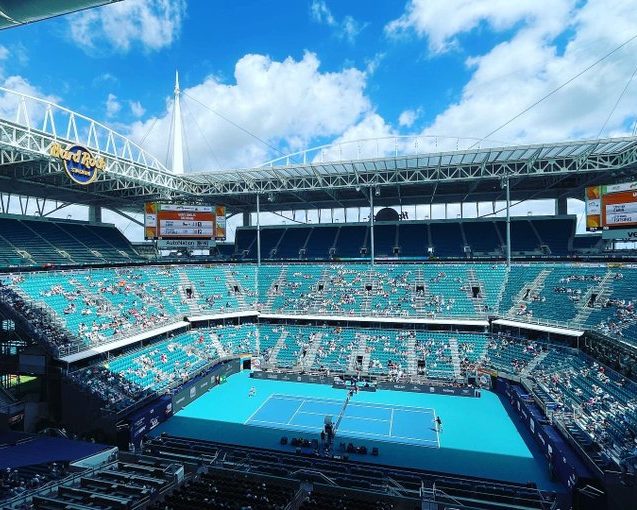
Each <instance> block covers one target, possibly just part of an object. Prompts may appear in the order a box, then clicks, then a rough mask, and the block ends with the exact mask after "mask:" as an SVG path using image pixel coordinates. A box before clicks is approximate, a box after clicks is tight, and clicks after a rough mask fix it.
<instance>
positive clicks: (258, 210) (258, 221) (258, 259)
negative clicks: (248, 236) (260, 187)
mask: <svg viewBox="0 0 637 510" xmlns="http://www.w3.org/2000/svg"><path fill="white" fill-rule="evenodd" d="M257 266H261V203H260V201H259V194H258V193H257Z"/></svg>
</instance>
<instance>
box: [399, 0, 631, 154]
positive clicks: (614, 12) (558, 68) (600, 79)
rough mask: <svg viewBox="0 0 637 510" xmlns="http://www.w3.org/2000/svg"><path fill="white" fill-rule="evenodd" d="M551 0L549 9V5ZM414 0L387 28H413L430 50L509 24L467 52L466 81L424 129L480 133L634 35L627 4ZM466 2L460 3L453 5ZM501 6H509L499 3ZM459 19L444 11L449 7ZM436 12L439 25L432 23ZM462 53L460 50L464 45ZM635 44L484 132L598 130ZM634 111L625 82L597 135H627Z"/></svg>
mask: <svg viewBox="0 0 637 510" xmlns="http://www.w3.org/2000/svg"><path fill="white" fill-rule="evenodd" d="M549 3H550V6H549ZM549 3H547V2H545V1H543V0H536V1H534V2H525V1H520V2H504V3H503V2H501V1H499V0H489V1H488V2H481V1H478V2H471V6H469V5H468V4H465V3H464V2H462V1H460V0H458V1H456V2H451V1H447V2H438V1H430V2H420V1H418V0H413V1H412V2H410V4H409V5H408V7H407V11H406V13H405V14H404V15H403V16H402V17H401V18H399V19H398V20H396V21H395V22H392V23H391V24H390V25H389V26H388V30H389V31H390V32H396V31H401V30H406V29H413V33H415V34H416V35H417V36H418V37H422V38H423V39H426V40H427V41H428V44H429V47H430V48H431V49H433V50H434V51H444V50H445V49H447V48H449V47H450V45H453V44H457V37H458V36H459V35H461V34H462V33H466V32H469V31H471V30H474V29H475V28H477V27H480V26H481V24H482V23H487V24H488V26H489V28H490V29H491V30H511V29H512V28H514V30H513V32H512V35H511V36H510V37H508V39H507V40H505V41H504V42H501V43H499V44H497V45H496V46H494V47H493V48H491V49H489V50H487V51H486V52H485V53H484V54H482V55H473V56H470V57H469V58H467V60H466V65H467V68H468V69H469V70H470V71H471V73H472V74H471V78H470V79H469V81H468V82H467V83H466V84H465V85H464V87H463V89H462V91H461V94H460V98H459V100H458V101H457V102H455V103H453V104H450V105H449V106H448V107H447V108H446V109H445V110H444V111H443V112H442V113H441V114H440V115H438V116H437V117H436V118H435V119H434V121H433V122H432V123H431V124H430V126H428V128H427V129H425V130H424V132H423V134H444V135H451V136H461V137H470V136H476V137H483V136H485V135H487V134H488V133H490V132H491V131H492V130H494V129H496V128H498V127H499V126H502V125H503V124H505V123H507V122H508V121H509V120H511V119H513V118H514V116H516V115H517V114H518V113H520V112H522V111H523V110H524V109H525V108H527V107H528V106H530V105H532V104H533V103H535V102H536V101H538V100H539V99H541V98H542V97H544V96H545V95H546V94H548V93H549V92H551V91H552V90H554V89H556V88H557V87H559V86H560V85H562V84H564V83H565V82H566V81H567V80H569V79H570V78H571V77H573V76H575V75H576V74H578V73H579V72H580V71H582V70H583V69H585V68H586V67H587V66H589V65H591V64H592V63H593V62H595V61H596V60H597V59H598V58H600V57H602V56H603V55H605V54H607V53H608V52H609V51H611V50H612V49H613V48H616V47H617V46H618V45H619V44H621V43H622V42H624V41H626V40H627V39H628V38H629V37H631V36H632V35H633V34H634V27H635V25H636V24H637V9H635V8H634V7H635V5H634V2H633V1H630V0H623V1H618V2H610V3H609V2H606V1H604V0H589V1H588V2H586V3H585V4H577V5H576V4H575V3H574V2H573V1H571V0H551V1H550V2H549ZM461 6H462V7H465V8H466V9H465V8H460V7H461ZM507 6H508V7H507ZM452 11H455V12H458V16H455V17H454V16H451V15H450V14H451V12H452ZM434 19H437V20H438V23H437V24H436V23H433V21H432V20H434ZM464 50H465V51H467V50H468V48H464ZM636 50H637V41H635V42H633V43H631V44H629V45H627V46H626V47H625V48H623V49H621V50H619V51H618V52H617V53H615V54H614V55H613V56H612V57H611V58H609V59H608V60H606V61H604V62H603V63H601V64H600V65H598V66H597V67H595V68H594V69H592V70H591V71H589V72H587V73H586V74H585V75H583V76H582V77H581V78H578V79H577V80H575V81H574V82H572V83H570V84H569V85H567V86H565V87H564V88H563V89H561V90H560V91H559V92H557V93H555V94H554V95H552V96H551V97H549V98H548V99H547V100H546V101H543V102H541V103H540V104H539V105H538V106H536V107H534V108H532V109H531V110H530V111H529V112H528V113H526V114H524V115H522V116H520V117H519V118H517V119H516V120H514V121H513V122H511V123H510V124H509V125H507V126H506V127H504V128H503V129H501V130H498V131H497V132H496V133H495V134H493V135H492V136H491V139H492V140H505V141H511V142H541V141H557V140H563V139H569V138H588V137H596V136H597V135H598V133H599V131H600V129H601V127H602V125H603V124H604V121H605V119H606V118H607V117H608V115H609V113H610V112H611V109H612V108H613V105H614V103H615V102H616V101H617V98H618V97H619V94H620V93H621V91H622V89H623V88H624V87H625V85H626V83H627V81H628V79H629V78H630V76H631V74H632V72H633V71H634V68H635V59H634V55H635V51H636ZM635 118H637V80H635V81H634V82H633V83H632V84H631V86H629V87H628V89H627V91H626V94H625V96H624V97H623V98H622V100H621V101H620V103H619V105H618V107H617V109H616V110H615V112H614V113H613V115H612V117H611V119H610V121H609V123H608V125H607V127H606V129H605V130H604V132H603V133H602V135H605V136H608V135H620V134H627V133H628V132H629V129H628V128H627V126H628V125H632V122H634V120H635Z"/></svg>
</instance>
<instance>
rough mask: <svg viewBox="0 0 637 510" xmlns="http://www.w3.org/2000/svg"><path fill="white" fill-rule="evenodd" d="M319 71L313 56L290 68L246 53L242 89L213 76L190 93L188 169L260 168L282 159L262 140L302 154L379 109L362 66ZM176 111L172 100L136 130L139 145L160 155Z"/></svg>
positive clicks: (185, 102) (186, 106)
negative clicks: (367, 88)
mask: <svg viewBox="0 0 637 510" xmlns="http://www.w3.org/2000/svg"><path fill="white" fill-rule="evenodd" d="M319 67H320V62H319V60H318V58H317V57H316V55H314V54H312V53H306V54H305V55H304V56H303V58H302V59H301V60H294V59H293V58H287V59H285V60H283V61H282V62H278V61H274V60H272V59H270V58H269V57H267V56H263V55H245V56H244V57H242V58H241V59H240V60H239V61H238V62H237V63H236V65H235V71H234V79H235V83H232V84H228V83H223V82H221V81H220V80H219V78H217V77H214V76H210V77H208V78H206V79H205V80H204V82H203V83H201V84H199V85H195V86H193V87H190V88H186V89H184V90H183V91H182V116H183V121H184V126H185V129H186V137H187V142H186V150H187V151H188V153H189V155H190V156H189V158H188V159H187V161H186V168H187V169H190V168H193V169H196V170H217V169H219V168H223V169H227V168H231V167H244V166H251V165H255V164H259V163H262V162H264V161H266V160H268V159H270V158H273V157H276V156H279V155H280V154H279V153H278V152H276V151H273V150H272V149H271V148H269V147H268V146H266V145H264V144H263V143H261V142H260V141H258V140H257V139H256V138H255V137H257V138H259V139H261V140H264V141H266V142H267V143H268V144H270V145H274V146H277V147H282V150H284V151H285V152H294V151H296V150H299V149H302V148H305V147H307V146H308V145H309V144H311V143H313V142H315V141H316V140H317V139H324V138H326V137H335V136H339V135H341V134H342V133H344V132H345V131H346V130H347V129H348V128H350V127H351V126H354V125H356V123H357V122H358V121H359V120H360V119H361V118H363V117H364V116H365V115H366V114H368V113H369V112H370V111H371V105H370V102H369V99H368V98H367V96H366V95H365V86H366V75H365V73H364V72H363V71H360V70H358V69H354V68H348V69H343V70H341V71H340V72H321V70H320V68H319ZM202 105H205V106H202ZM171 109H172V104H171V102H170V101H168V102H167V110H168V111H167V112H166V113H165V114H164V115H162V116H161V117H159V118H151V119H148V120H146V121H144V122H135V123H134V124H133V125H132V126H130V128H129V131H130V136H131V137H132V139H133V140H142V139H146V142H145V146H146V148H147V149H148V150H149V152H151V153H152V154H156V155H159V156H160V157H161V156H164V155H165V153H166V146H167V144H168V140H169V133H170V126H171V119H170V111H171ZM211 110H214V112H218V113H219V114H220V115H222V116H223V117H225V118H227V119H230V120H231V121H232V122H234V123H235V124H237V125H238V126H241V128H243V129H245V130H246V131H248V132H249V133H251V134H252V135H254V136H251V135H249V134H247V133H246V132H245V131H243V130H241V129H239V128H237V127H236V126H233V125H232V124H231V123H229V122H227V121H225V120H223V119H222V118H220V116H219V115H217V114H215V113H214V112H213V111H211Z"/></svg>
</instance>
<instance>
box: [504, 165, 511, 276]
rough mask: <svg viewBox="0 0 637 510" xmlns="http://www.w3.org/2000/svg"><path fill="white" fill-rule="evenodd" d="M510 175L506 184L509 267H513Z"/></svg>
mask: <svg viewBox="0 0 637 510" xmlns="http://www.w3.org/2000/svg"><path fill="white" fill-rule="evenodd" d="M509 184H510V181H509V176H507V177H506V180H505V182H504V185H505V186H506V188H507V267H508V268H510V267H511V189H510V186H509Z"/></svg>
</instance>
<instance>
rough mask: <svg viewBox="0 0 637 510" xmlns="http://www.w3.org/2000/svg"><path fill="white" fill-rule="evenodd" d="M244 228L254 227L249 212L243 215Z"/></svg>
mask: <svg viewBox="0 0 637 510" xmlns="http://www.w3.org/2000/svg"><path fill="white" fill-rule="evenodd" d="M243 226H244V227H250V226H252V215H251V214H250V213H249V212H244V213H243Z"/></svg>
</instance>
